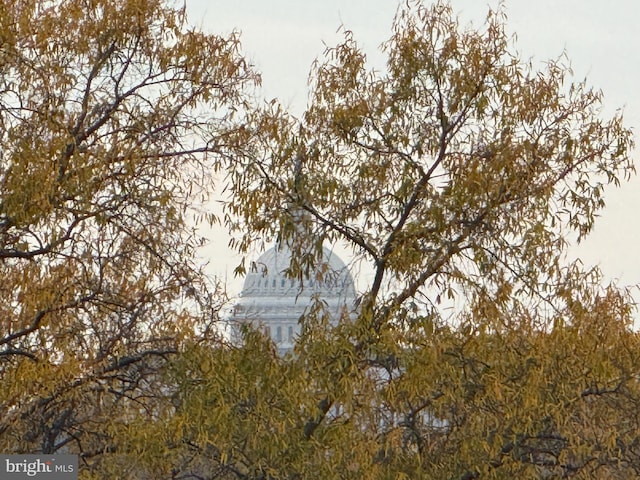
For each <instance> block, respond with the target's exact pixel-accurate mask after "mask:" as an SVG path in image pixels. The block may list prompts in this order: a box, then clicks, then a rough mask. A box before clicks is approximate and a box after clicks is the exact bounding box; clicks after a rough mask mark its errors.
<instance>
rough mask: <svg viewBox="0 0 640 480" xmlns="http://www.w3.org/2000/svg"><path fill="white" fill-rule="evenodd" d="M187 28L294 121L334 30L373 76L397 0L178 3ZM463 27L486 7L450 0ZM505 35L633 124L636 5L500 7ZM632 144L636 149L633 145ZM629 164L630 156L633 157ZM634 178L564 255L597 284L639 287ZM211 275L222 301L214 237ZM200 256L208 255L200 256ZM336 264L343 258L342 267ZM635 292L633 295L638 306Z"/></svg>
mask: <svg viewBox="0 0 640 480" xmlns="http://www.w3.org/2000/svg"><path fill="white" fill-rule="evenodd" d="M186 2H187V12H188V17H189V22H190V23H191V24H194V25H196V26H199V27H201V28H203V29H204V30H205V31H207V32H210V33H223V34H224V33H229V32H230V31H232V30H234V29H236V30H239V31H241V32H242V36H241V38H242V44H243V50H244V53H245V56H246V57H247V58H248V59H249V60H250V61H251V62H252V63H254V64H255V66H256V68H257V69H258V71H260V72H261V74H262V80H263V85H262V95H263V96H264V97H265V98H267V99H270V98H278V99H279V100H280V102H281V103H283V104H284V105H286V106H288V107H289V108H290V109H291V111H292V112H293V113H294V114H299V113H301V112H302V111H303V109H304V107H305V105H306V101H307V93H308V87H307V76H308V72H309V69H310V66H311V63H312V62H313V60H314V59H315V58H318V57H320V56H321V55H322V53H323V51H324V49H325V46H326V45H329V46H333V45H335V44H336V43H337V42H338V41H339V40H340V38H341V37H340V35H339V34H338V33H336V31H337V30H338V27H340V25H344V27H345V28H347V29H349V30H351V31H353V32H354V38H355V39H356V41H357V42H358V44H359V45H360V46H361V47H362V48H363V49H364V51H365V52H366V53H367V55H368V58H369V61H370V63H371V65H372V66H373V67H376V68H378V69H382V67H383V66H384V57H383V56H382V54H381V53H380V50H379V48H378V47H379V45H380V44H381V43H382V42H383V41H385V40H386V39H387V38H388V37H389V36H390V26H391V22H392V19H393V15H394V13H395V10H396V6H397V1H396V0H344V1H339V0H322V1H317V0H304V1H302V0H271V1H270V0H235V1H234V2H229V1H228V0H227V1H224V2H222V1H213V0H186ZM451 3H452V6H453V8H454V10H455V11H457V12H458V13H459V14H460V17H461V19H462V20H463V23H468V22H471V21H472V22H473V23H474V24H475V25H480V24H481V22H482V21H483V19H484V17H485V15H486V11H487V6H488V5H495V4H496V2H495V1H489V2H487V1H478V0H451ZM505 4H506V10H507V16H508V21H507V28H508V30H509V31H510V32H512V33H515V34H516V36H517V40H516V48H517V50H518V51H519V52H520V54H521V57H522V58H523V59H529V58H532V59H533V61H534V63H535V62H538V61H540V62H542V61H544V60H547V59H550V58H556V57H558V56H559V55H560V54H561V53H562V52H563V51H566V53H567V56H568V58H569V59H570V61H571V64H572V68H573V71H574V74H575V76H574V80H575V81H580V80H582V79H584V78H585V77H586V78H587V82H588V84H589V85H591V86H593V87H596V88H600V89H602V90H603V92H604V115H607V114H609V115H611V113H612V112H614V111H615V110H616V109H618V108H622V109H623V110H624V116H625V119H626V124H627V126H631V127H632V128H634V130H636V133H637V130H638V126H639V125H640V94H638V93H637V92H636V89H637V88H636V85H637V84H638V83H639V82H638V80H640V50H638V46H640V2H638V1H637V0H615V1H604V0H562V1H558V0H538V1H536V2H531V1H525V0H511V1H509V0H506V1H505ZM637 141H640V140H638V139H637ZM633 156H634V158H637V157H638V153H637V152H634V153H633ZM639 187H640V179H639V178H638V177H634V178H633V179H632V181H631V182H629V183H627V184H623V185H622V187H621V188H619V189H615V188H611V189H608V190H607V192H606V195H605V200H606V202H607V207H606V208H605V210H604V211H603V212H602V215H601V217H600V218H599V219H598V221H597V223H596V227H595V230H594V231H593V232H592V234H591V235H590V236H589V237H588V238H587V239H586V240H585V241H584V242H583V244H581V245H580V246H578V247H575V248H573V249H572V250H571V252H570V253H571V255H572V256H574V257H580V258H581V260H582V261H583V262H584V264H585V265H587V266H590V265H598V266H599V267H600V268H601V270H602V271H603V273H604V275H605V279H606V280H618V283H619V284H621V285H631V284H640V253H639V252H638V245H639V244H640V226H639V225H638V224H637V218H638V216H639V215H638V214H639V210H640V188H639ZM211 241H212V247H211V248H208V249H207V252H211V258H210V259H209V260H210V264H211V265H210V266H211V271H212V272H213V273H214V274H216V275H221V276H224V275H225V274H226V275H227V279H228V281H229V292H230V293H232V294H235V293H237V292H238V291H239V289H240V288H241V285H242V284H241V280H238V279H235V280H234V279H233V275H232V272H233V268H234V267H235V265H236V264H237V260H236V259H235V258H239V257H235V258H233V256H232V255H231V254H230V252H227V251H225V249H224V247H225V245H226V243H227V241H228V238H227V237H226V235H225V233H224V231H223V230H220V231H216V232H214V234H213V235H212V238H211ZM205 255H208V253H205ZM344 260H345V261H347V260H348V259H347V258H345V259H344ZM639 293H640V292H637V291H636V292H634V296H636V299H640V294H639Z"/></svg>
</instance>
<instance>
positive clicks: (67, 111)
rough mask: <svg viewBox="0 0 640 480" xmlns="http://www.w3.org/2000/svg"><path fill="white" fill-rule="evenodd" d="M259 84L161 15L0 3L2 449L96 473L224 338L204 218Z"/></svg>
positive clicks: (89, 5) (231, 56)
mask: <svg viewBox="0 0 640 480" xmlns="http://www.w3.org/2000/svg"><path fill="white" fill-rule="evenodd" d="M258 81H259V78H258V76H257V75H256V73H254V72H253V71H252V69H251V67H250V66H249V65H247V63H246V62H245V61H244V59H243V57H242V56H241V55H240V52H239V41H238V38H237V35H236V34H233V35H231V36H229V37H226V38H225V37H220V36H215V35H206V34H204V33H202V32H199V31H198V30H194V29H191V28H188V27H187V25H186V23H185V13H184V8H182V9H179V8H175V7H173V6H172V5H170V4H167V3H166V2H164V1H161V0H148V1H147V0H145V1H124V2H110V1H101V0H96V1H82V0H61V1H47V0H19V1H14V0H11V1H3V2H0V145H1V147H0V322H2V323H1V325H2V327H1V328H0V384H1V385H2V388H0V412H1V415H0V451H2V452H3V453H20V452H22V453H25V452H26V453H37V452H42V453H56V452H69V453H79V454H80V455H81V462H80V463H81V465H82V468H83V474H86V475H89V472H90V471H92V470H94V469H97V470H96V471H98V472H99V471H101V470H100V468H103V467H104V465H102V466H101V463H100V457H99V456H98V455H99V454H102V453H105V452H110V451H113V452H120V451H122V449H123V448H125V447H124V446H123V445H124V444H125V443H123V442H124V440H122V438H118V437H117V434H118V432H125V433H126V429H127V422H128V421H130V420H133V419H134V418H138V417H140V418H141V419H146V420H147V421H151V419H153V418H155V417H154V415H157V413H158V412H159V411H161V405H162V402H163V401H164V400H163V399H164V398H166V385H163V384H162V383H161V382H160V380H161V374H160V372H161V369H162V365H163V364H164V362H166V360H167V358H168V357H169V356H171V355H172V354H174V353H175V352H177V351H179V350H180V348H181V345H183V344H184V342H185V341H186V339H189V338H192V337H193V336H195V335H196V334H197V335H198V337H199V338H200V339H207V338H208V339H212V338H213V336H214V335H213V334H214V333H215V330H214V327H213V326H214V325H215V322H216V321H217V310H218V308H219V306H218V303H219V302H222V296H221V295H220V293H219V292H217V291H216V290H215V286H212V285H210V284H208V281H207V280H206V278H205V277H204V275H203V272H202V271H201V267H200V266H198V264H197V263H196V262H195V261H194V252H195V249H196V248H197V247H198V246H199V245H200V243H201V241H200V238H199V237H198V235H197V234H196V232H195V229H194V227H193V225H194V222H193V218H192V217H193V215H196V216H198V215H199V216H202V217H206V219H208V220H213V218H212V216H211V215H210V214H208V213H206V211H205V210H203V205H204V204H203V202H204V201H205V200H206V195H207V192H208V191H209V190H210V185H211V182H212V171H213V168H214V164H215V162H216V161H219V159H220V158H221V157H224V156H227V155H230V154H231V152H233V151H234V149H236V148H238V145H239V143H238V142H239V139H240V137H241V132H242V130H243V120H242V117H243V115H244V112H245V110H246V107H247V105H248V93H249V92H250V90H249V89H250V88H251V87H252V86H253V85H255V84H256V83H257V82H258ZM201 198H202V199H201ZM203 212H205V213H203ZM127 448H131V449H133V447H127ZM110 461H111V462H113V459H111V460H110ZM107 464H109V461H107ZM105 475H106V476H107V477H110V478H116V477H115V476H109V475H107V474H105ZM119 475H126V474H125V472H124V471H122V472H120V473H119ZM84 478H88V476H87V477H84ZM103 478H106V477H103ZM128 478H134V477H133V476H131V477H128Z"/></svg>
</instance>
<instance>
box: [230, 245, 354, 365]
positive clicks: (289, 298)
mask: <svg viewBox="0 0 640 480" xmlns="http://www.w3.org/2000/svg"><path fill="white" fill-rule="evenodd" d="M290 260H291V251H290V250H289V249H288V248H287V247H284V246H275V247H273V248H270V249H269V250H267V251H266V252H264V253H263V254H262V255H261V256H260V257H259V258H258V259H257V260H256V261H255V262H252V264H251V268H249V269H248V270H249V271H248V273H247V276H246V278H245V281H244V286H243V288H242V292H241V293H240V299H239V300H238V302H237V303H236V305H235V308H234V312H233V315H232V321H233V323H234V324H235V325H239V324H242V323H249V324H251V325H253V326H255V327H258V328H261V329H263V330H264V331H265V332H266V333H267V334H268V335H269V336H270V337H271V339H272V340H273V342H274V344H275V345H276V347H277V348H278V351H279V352H280V354H284V353H286V352H288V351H290V350H291V349H292V348H293V346H294V343H295V341H296V338H297V337H298V335H299V334H300V331H301V329H300V327H301V325H300V318H301V317H302V315H303V314H304V313H305V311H307V309H308V308H309V306H310V305H311V304H312V302H313V300H314V299H315V298H317V299H319V300H321V301H322V302H323V304H324V305H325V308H326V311H327V313H328V314H329V315H330V318H331V321H332V322H337V321H338V320H339V319H340V317H341V315H342V313H343V311H344V309H345V308H346V309H347V310H348V311H353V310H354V302H355V298H356V292H355V287H354V283H353V278H352V277H351V274H350V273H349V270H348V268H347V266H346V265H345V264H344V262H343V261H342V260H341V259H340V257H338V256H337V255H336V254H335V253H333V252H332V251H330V250H329V249H327V248H323V261H322V263H321V264H320V265H317V266H316V272H315V273H312V274H310V275H309V276H308V278H303V279H302V281H300V280H299V279H292V278H290V277H289V276H287V275H286V274H285V271H286V270H287V269H288V268H289V263H290Z"/></svg>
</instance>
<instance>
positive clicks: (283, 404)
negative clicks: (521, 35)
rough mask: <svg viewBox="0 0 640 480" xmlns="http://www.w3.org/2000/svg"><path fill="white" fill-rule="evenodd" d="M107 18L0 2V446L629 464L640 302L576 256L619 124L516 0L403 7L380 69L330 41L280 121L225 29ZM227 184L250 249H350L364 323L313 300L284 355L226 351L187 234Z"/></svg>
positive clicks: (608, 173)
mask: <svg viewBox="0 0 640 480" xmlns="http://www.w3.org/2000/svg"><path fill="white" fill-rule="evenodd" d="M117 7H118V8H116V5H115V4H114V2H106V1H104V2H102V1H78V0H66V1H59V2H47V1H42V0H40V1H38V0H21V1H18V2H3V3H1V4H0V325H1V327H0V385H2V388H1V389H0V413H2V415H1V416H0V452H3V453H39V452H43V453H61V452H65V453H77V454H78V455H79V456H80V465H81V471H80V477H81V478H86V479H89V478H127V479H132V478H140V479H147V478H153V479H161V478H166V479H171V478H207V479H215V478H219V479H265V480H266V479H285V478H287V479H296V478H297V479H306V478H322V479H325V478H326V479H332V478H335V479H338V478H370V479H386V478H388V479H401V478H407V479H414V478H428V479H460V480H463V479H464V480H471V479H480V478H483V479H484V478H620V479H623V478H633V477H636V476H639V475H640V441H639V440H638V436H637V431H638V430H639V429H640V417H639V416H638V412H640V385H639V383H638V374H639V373H640V355H639V353H640V350H639V348H640V345H639V341H640V339H639V337H638V335H637V334H636V332H635V331H634V330H633V322H634V314H635V311H634V308H633V300H632V298H631V296H630V295H629V293H628V291H626V290H624V289H621V288H618V287H617V286H615V285H603V284H602V281H601V278H600V275H599V273H598V272H597V271H595V270H585V269H584V268H583V267H582V265H581V264H580V262H579V261H574V260H572V259H571V258H568V255H567V245H568V244H569V242H573V241H579V240H581V239H582V238H584V237H585V236H586V235H588V234H589V232H590V230H591V229H592V227H593V224H594V221H595V218H596V216H597V214H598V212H599V211H600V210H601V209H602V208H603V207H604V200H603V191H604V187H605V186H606V185H607V184H615V185H617V184H619V183H620V181H622V180H624V179H626V178H628V177H629V175H631V174H632V173H633V164H632V162H631V159H630V156H629V155H630V151H631V148H632V136H631V132H630V130H629V129H628V128H627V127H625V126H624V124H623V121H622V117H621V115H619V114H616V115H614V116H612V117H611V118H608V119H607V118H602V116H601V106H602V104H601V102H602V94H601V93H600V92H599V91H597V90H594V89H592V88H590V87H589V86H588V84H587V83H585V82H577V83H575V82H572V79H571V75H570V73H571V72H570V68H569V66H568V64H567V63H566V60H564V59H563V58H560V59H557V60H551V61H548V62H546V63H545V64H543V65H542V66H541V67H540V68H535V67H534V66H533V65H532V64H531V63H527V62H523V61H522V60H521V59H520V58H518V56H517V54H516V53H515V47H514V45H513V41H512V39H511V38H510V37H509V36H508V35H507V34H506V33H505V22H506V16H505V13H504V11H503V10H502V9H498V10H496V11H490V12H489V14H488V16H487V19H486V22H485V23H484V25H482V26H480V27H478V28H472V27H464V26H461V25H460V24H459V22H458V20H457V19H456V16H455V14H454V12H453V11H452V8H451V7H450V6H449V5H448V4H446V3H444V2H436V3H435V4H434V5H432V6H426V5H423V4H422V3H420V2H413V1H411V2H408V3H407V4H406V5H404V6H403V7H401V8H400V9H399V11H398V13H397V15H396V18H395V20H394V23H393V28H392V33H391V37H390V39H389V40H388V41H387V42H386V43H385V44H384V45H383V50H384V52H385V53H386V55H387V65H386V69H385V70H384V71H375V70H372V69H370V68H369V67H368V65H367V63H366V57H365V55H364V54H363V53H362V51H361V50H360V48H359V47H358V44H357V42H356V39H355V38H353V35H352V34H351V32H349V31H345V32H344V41H343V42H342V43H341V44H339V45H337V46H335V47H333V48H329V49H327V51H326V52H325V55H324V57H322V58H320V59H319V60H317V61H316V63H315V64H314V65H313V67H312V70H311V74H310V85H311V91H310V97H309V104H308V107H307V109H306V111H305V112H304V114H303V115H301V116H300V118H296V117H294V116H293V115H291V114H289V113H288V112H287V111H286V110H285V109H284V108H283V107H282V106H281V105H279V104H278V102H277V101H272V102H267V103H263V102H258V101H256V100H255V98H254V92H253V88H254V87H255V86H256V85H257V84H258V83H259V77H258V76H257V73H256V72H254V71H253V69H252V68H251V66H250V65H248V64H247V63H246V61H245V60H244V59H243V57H242V56H241V54H240V50H239V41H238V38H237V37H236V36H235V35H232V36H230V37H219V36H215V35H207V34H204V33H202V32H199V31H197V30H194V29H191V28H189V27H188V25H187V24H186V21H185V17H184V11H183V10H180V9H176V8H174V7H173V6H171V5H167V4H166V3H165V2H161V1H160V0H147V1H144V0H142V1H140V0H137V1H134V0H131V1H127V2H119V4H118V6H117ZM217 171H220V172H221V173H223V175H222V176H218V177H214V176H213V175H212V174H213V173H214V172H217ZM220 178H223V180H220ZM220 181H221V182H222V183H217V182H220ZM223 187H224V188H225V189H226V190H225V191H226V193H227V194H228V198H229V201H228V203H227V204H226V205H225V211H224V215H223V216H222V218H221V219H220V221H221V223H222V224H223V225H224V226H225V227H226V228H227V230H228V232H229V234H230V235H231V244H232V246H233V247H234V248H236V249H237V250H238V251H240V252H243V253H245V254H247V255H248V254H250V252H251V251H252V250H251V249H252V247H253V245H254V244H255V243H256V241H276V240H277V241H279V242H285V243H286V244H287V245H289V246H290V248H291V249H292V252H293V256H292V264H291V267H290V274H291V275H293V276H304V274H305V272H306V271H309V269H310V268H312V267H313V265H314V263H316V262H318V261H319V260H320V259H321V255H322V245H323V244H328V243H334V242H339V243H341V244H342V245H346V246H347V248H349V249H350V250H351V252H352V254H353V262H354V264H357V265H359V266H360V267H361V268H362V269H364V270H367V271H370V272H372V273H371V278H372V280H371V282H370V284H369V285H366V287H365V288H364V290H363V291H362V292H360V298H359V307H358V310H357V313H354V314H353V315H351V316H350V317H348V316H345V317H344V318H343V319H342V321H341V322H340V323H339V324H338V325H336V326H331V325H328V324H327V322H324V321H323V317H322V308H317V309H312V310H310V311H309V314H308V315H305V316H304V317H303V318H301V320H300V321H301V322H302V323H303V325H304V326H305V328H304V329H303V332H304V333H303V335H302V336H301V337H300V339H299V341H298V345H297V347H296V349H295V351H294V352H293V353H292V354H290V355H286V356H283V357H282V356H278V354H277V353H276V350H275V348H274V347H273V345H272V344H271V343H270V341H269V340H268V339H266V338H264V336H262V335H261V334H260V333H259V332H253V331H251V330H247V331H246V332H245V338H244V342H243V343H242V344H241V345H238V344H233V345H231V344H229V343H228V342H226V341H225V340H224V339H223V338H222V336H221V335H220V334H219V332H220V329H219V328H218V325H219V324H220V322H221V320H220V309H221V306H222V304H223V302H224V300H225V299H224V296H223V295H222V293H221V292H220V291H219V290H217V288H216V286H215V284H211V282H209V281H208V280H207V278H206V277H205V275H204V274H203V272H202V268H201V266H200V265H198V262H197V261H196V258H197V257H196V251H197V247H198V246H199V245H200V242H201V240H200V239H199V237H198V234H197V230H196V229H195V227H196V226H197V225H198V223H199V222H202V221H209V222H213V221H215V220H216V219H215V218H214V216H213V215H211V214H209V213H208V212H207V211H206V204H205V202H206V199H207V195H208V194H210V193H211V192H213V191H215V190H216V189H221V188H223ZM244 268H245V267H244V264H243V265H240V266H239V268H238V272H242V271H243V269H244Z"/></svg>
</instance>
